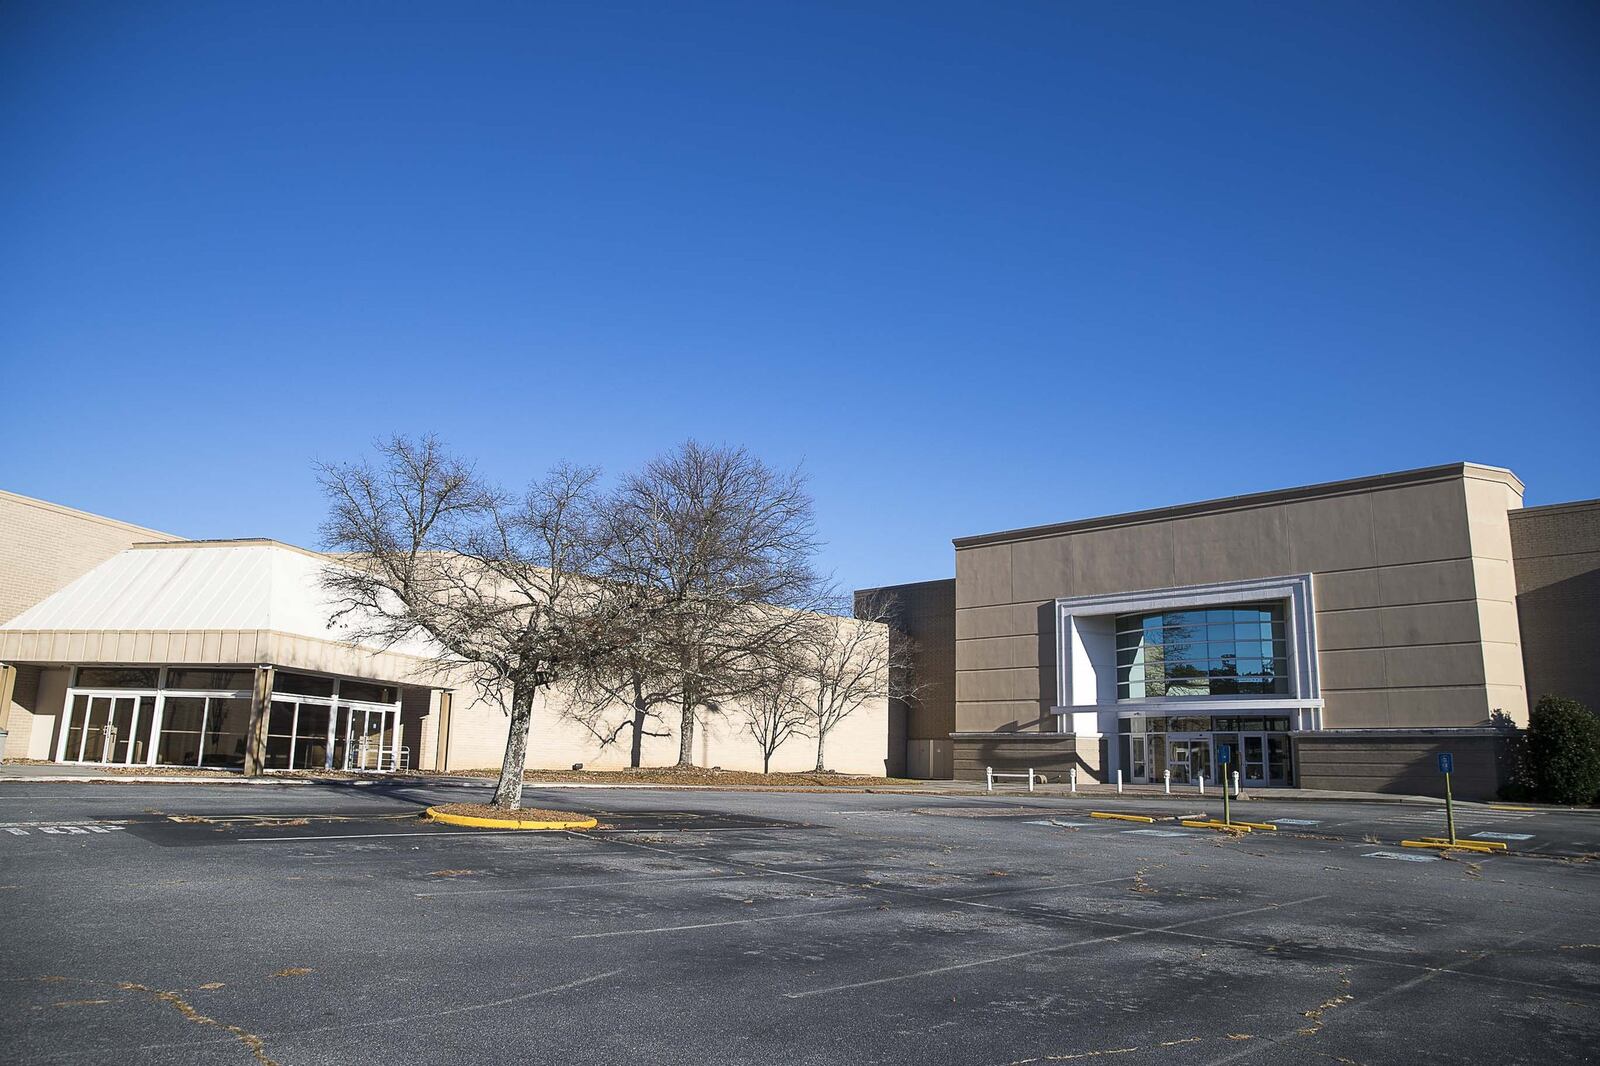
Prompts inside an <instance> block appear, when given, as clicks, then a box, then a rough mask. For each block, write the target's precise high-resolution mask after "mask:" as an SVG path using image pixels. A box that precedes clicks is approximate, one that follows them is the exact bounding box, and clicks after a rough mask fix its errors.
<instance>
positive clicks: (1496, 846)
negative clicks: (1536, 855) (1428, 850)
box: [1422, 837, 1511, 851]
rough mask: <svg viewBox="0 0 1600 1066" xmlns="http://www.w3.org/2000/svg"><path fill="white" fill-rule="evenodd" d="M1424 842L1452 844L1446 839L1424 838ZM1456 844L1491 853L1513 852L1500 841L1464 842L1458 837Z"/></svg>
mask: <svg viewBox="0 0 1600 1066" xmlns="http://www.w3.org/2000/svg"><path fill="white" fill-rule="evenodd" d="M1422 842H1423V843H1424V844H1449V843H1451V841H1449V840H1446V839H1445V838H1444V837H1423V838H1422ZM1454 843H1456V844H1465V845H1467V846H1468V847H1471V848H1488V849H1489V850H1490V851H1510V850H1511V849H1510V848H1509V847H1507V846H1506V844H1505V842H1504V841H1500V840H1462V839H1461V838H1460V837H1456V839H1455V841H1454Z"/></svg>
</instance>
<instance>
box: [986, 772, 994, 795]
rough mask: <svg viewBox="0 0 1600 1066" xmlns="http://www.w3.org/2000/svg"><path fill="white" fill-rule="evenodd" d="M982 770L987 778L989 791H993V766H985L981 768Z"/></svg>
mask: <svg viewBox="0 0 1600 1066" xmlns="http://www.w3.org/2000/svg"><path fill="white" fill-rule="evenodd" d="M983 772H984V775H985V776H986V777H988V779H989V791H990V792H993V791H994V767H992V766H985V767H984V768H983Z"/></svg>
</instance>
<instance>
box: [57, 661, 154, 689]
mask: <svg viewBox="0 0 1600 1066" xmlns="http://www.w3.org/2000/svg"><path fill="white" fill-rule="evenodd" d="M157 673H158V671H156V670H142V669H138V668H136V667H124V666H80V667H78V679H77V682H76V686H77V687H78V688H155V687H156V676H157Z"/></svg>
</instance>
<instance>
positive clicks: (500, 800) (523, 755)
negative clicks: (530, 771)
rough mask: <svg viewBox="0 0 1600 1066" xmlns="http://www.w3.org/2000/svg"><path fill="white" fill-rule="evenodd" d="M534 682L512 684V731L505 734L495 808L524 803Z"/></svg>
mask: <svg viewBox="0 0 1600 1066" xmlns="http://www.w3.org/2000/svg"><path fill="white" fill-rule="evenodd" d="M534 687H535V686H534V685H533V684H531V683H529V682H525V681H518V682H516V683H514V684H513V685H512V686H511V732H510V733H509V734H507V736H506V754H505V758H503V759H501V760H500V780H499V781H498V782H496V783H495V786H494V799H492V800H490V801H489V802H490V804H492V805H493V806H496V807H520V806H522V771H523V767H525V766H526V765H527V762H528V725H529V723H531V722H532V721H533V692H534Z"/></svg>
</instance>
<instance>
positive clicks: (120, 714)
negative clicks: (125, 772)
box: [59, 695, 149, 763]
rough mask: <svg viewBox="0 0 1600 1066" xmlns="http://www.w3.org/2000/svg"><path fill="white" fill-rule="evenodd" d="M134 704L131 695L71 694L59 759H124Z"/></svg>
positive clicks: (134, 715) (118, 760)
mask: <svg viewBox="0 0 1600 1066" xmlns="http://www.w3.org/2000/svg"><path fill="white" fill-rule="evenodd" d="M138 703H139V700H138V698H137V697H134V696H86V695H79V696H77V697H75V698H74V699H73V701H72V709H71V711H70V712H69V714H68V718H67V729H66V735H65V736H63V737H62V741H61V751H60V755H59V759H60V761H61V762H118V763H125V762H127V761H128V755H129V742H130V741H131V740H132V739H133V737H134V730H135V728H136V723H135V717H136V714H137V710H138ZM146 728H147V729H148V728H149V727H148V726H146Z"/></svg>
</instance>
